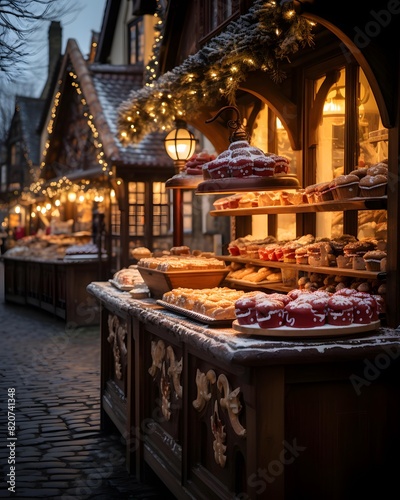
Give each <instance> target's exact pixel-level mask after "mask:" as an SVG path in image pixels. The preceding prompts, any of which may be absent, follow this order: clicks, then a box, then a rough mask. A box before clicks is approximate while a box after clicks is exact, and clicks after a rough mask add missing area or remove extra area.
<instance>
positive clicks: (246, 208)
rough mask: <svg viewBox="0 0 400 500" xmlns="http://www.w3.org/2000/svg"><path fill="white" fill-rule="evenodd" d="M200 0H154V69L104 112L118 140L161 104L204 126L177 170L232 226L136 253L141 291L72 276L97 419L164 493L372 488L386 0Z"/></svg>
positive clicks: (385, 127)
mask: <svg viewBox="0 0 400 500" xmlns="http://www.w3.org/2000/svg"><path fill="white" fill-rule="evenodd" d="M157 4H158V6H159V8H160V7H162V4H163V3H162V2H157ZM200 4H201V5H200ZM213 6H214V2H212V1H206V2H201V3H200V2H179V1H171V2H169V4H168V9H167V10H166V11H165V12H164V18H165V21H164V23H165V27H164V32H163V38H162V44H161V48H160V52H159V54H158V58H156V59H155V60H153V61H152V62H151V64H150V66H151V65H154V66H153V67H157V70H156V71H155V72H154V78H153V81H152V83H151V85H149V86H146V87H144V88H143V89H140V90H138V91H133V92H132V93H131V94H130V96H129V99H127V100H126V101H124V102H123V103H122V104H121V105H120V108H119V114H118V130H119V133H120V136H121V140H122V141H125V142H126V144H136V143H138V142H140V140H142V138H143V137H144V136H146V135H147V134H149V133H151V132H155V131H156V130H159V129H160V128H163V129H164V128H165V129H166V130H168V129H170V128H172V127H173V126H174V124H175V122H176V120H177V118H179V119H182V120H184V121H185V122H186V123H187V124H188V125H191V126H194V127H196V129H198V130H200V131H201V132H202V133H203V134H204V135H205V136H206V137H208V139H209V140H210V141H211V142H212V144H213V145H214V147H215V151H216V158H214V159H211V160H210V161H208V162H207V163H205V164H204V165H203V166H202V168H201V174H199V175H200V177H199V178H198V182H196V187H195V191H196V194H197V196H198V197H199V198H205V197H213V198H212V199H213V200H214V201H213V202H212V204H213V206H212V209H211V213H210V215H211V216H212V217H215V218H223V219H227V220H228V221H229V223H230V228H231V234H230V240H229V241H226V242H224V243H225V246H224V245H222V248H223V249H224V251H223V252H222V253H221V254H215V253H213V254H212V255H208V254H207V255H202V254H201V253H198V252H192V249H190V248H189V247H185V246H182V247H181V248H179V249H177V248H175V249H174V252H171V254H169V255H164V256H162V257H157V256H150V257H144V258H142V259H140V260H139V261H138V270H139V272H140V274H141V276H142V278H143V279H144V281H145V282H146V284H147V285H148V287H149V290H150V296H148V297H141V298H139V297H137V296H135V293H131V292H130V291H126V292H123V291H121V290H118V289H117V288H116V287H115V286H113V285H112V284H110V283H105V282H93V283H91V284H90V285H89V286H88V291H89V293H90V294H92V295H93V297H95V298H96V300H98V302H99V304H100V308H101V324H100V329H101V338H102V358H101V373H102V379H101V399H102V401H101V404H102V418H101V424H102V428H103V429H104V430H110V429H112V428H114V427H116V428H117V429H118V430H119V432H120V433H121V435H122V436H123V438H124V440H125V442H126V461H127V467H128V469H129V470H131V471H133V472H135V473H136V475H138V476H139V477H145V476H146V471H147V470H148V469H149V468H150V469H152V470H153V471H155V472H156V473H157V475H158V476H159V477H160V478H161V479H162V480H163V481H164V483H165V484H166V485H167V487H168V488H169V489H170V490H171V492H172V493H173V494H174V495H176V496H177V497H178V498H202V499H203V498H204V499H210V498H212V499H221V498H225V499H229V498H254V499H255V498H273V499H274V500H278V499H282V500H283V499H285V500H289V499H299V498H308V499H317V498H318V499H319V498H324V499H325V498H326V499H331V500H334V499H339V498H340V499H344V498H349V499H350V498H355V497H362V496H366V497H371V496H382V495H383V496H388V495H390V494H391V493H390V491H392V489H393V488H396V487H397V486H396V470H397V468H398V465H399V459H398V457H397V449H398V446H399V443H400V433H399V428H398V420H399V418H400V383H399V380H400V378H399V374H400V373H399V372H400V364H399V360H398V353H399V348H400V343H399V341H400V335H399V331H398V325H399V324H400V321H399V320H400V312H399V308H398V303H399V294H400V290H399V287H398V283H399V278H400V276H399V265H398V264H399V262H398V260H399V251H398V248H399V236H398V235H399V231H398V225H399V222H398V221H399V185H398V157H399V151H398V148H399V128H398V124H399V104H398V97H399V94H398V89H399V79H398V76H399V48H398V47H397V46H396V47H394V45H393V43H392V40H393V39H394V36H395V33H396V32H397V30H398V28H399V18H398V17H397V15H398V12H399V11H398V9H397V6H396V5H394V3H390V2H389V3H388V4H386V5H385V6H383V5H382V4H379V5H378V2H374V1H372V0H371V1H368V2H364V3H363V4H362V5H358V6H357V9H354V10H352V11H351V12H350V11H349V8H348V5H347V4H346V3H345V2H344V1H339V2H336V3H335V5H334V6H332V5H331V4H329V3H327V2H323V1H320V0H314V1H306V2H297V1H294V2H287V1H282V2H280V3H276V2H272V1H271V2H270V1H261V0H255V1H253V2H245V1H238V2H229V8H228V6H225V7H226V8H222V7H220V8H216V9H214V8H213ZM187 170H188V169H187V168H186V167H184V168H183V169H182V170H181V171H180V172H179V174H176V175H178V178H179V180H180V181H182V182H184V179H185V178H186V179H187V177H185V176H187V175H191V174H190V173H189V172H188V171H187ZM172 178H174V176H173V177H172ZM182 179H183V180H182ZM169 183H170V181H168V182H167V184H169ZM388 228H390V230H388ZM219 266H220V267H219ZM216 276H217V278H216Z"/></svg>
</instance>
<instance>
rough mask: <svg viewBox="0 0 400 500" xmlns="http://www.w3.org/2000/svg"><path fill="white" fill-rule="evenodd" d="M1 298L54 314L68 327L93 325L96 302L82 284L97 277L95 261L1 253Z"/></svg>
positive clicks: (96, 313) (96, 319) (97, 306)
mask: <svg viewBox="0 0 400 500" xmlns="http://www.w3.org/2000/svg"><path fill="white" fill-rule="evenodd" d="M2 261H3V263H4V300H5V302H12V303H15V304H29V305H31V306H35V307H38V308H40V309H43V310H45V311H47V312H50V313H52V314H54V315H55V316H58V317H60V318H62V319H64V320H65V321H66V323H67V324H68V325H69V326H90V325H97V324H98V323H99V321H100V319H99V304H98V302H97V301H96V300H95V299H94V298H93V296H91V295H90V294H89V293H88V292H87V290H86V287H87V285H88V284H89V283H91V282H92V281H94V280H96V279H98V278H97V277H98V275H99V274H98V271H99V263H98V261H97V260H70V261H67V260H61V259H54V260H43V259H39V258H28V257H16V256H13V257H8V256H6V255H4V256H2Z"/></svg>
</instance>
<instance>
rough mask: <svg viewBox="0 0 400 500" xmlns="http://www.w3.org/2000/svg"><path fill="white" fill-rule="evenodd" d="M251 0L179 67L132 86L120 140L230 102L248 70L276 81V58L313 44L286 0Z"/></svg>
mask: <svg viewBox="0 0 400 500" xmlns="http://www.w3.org/2000/svg"><path fill="white" fill-rule="evenodd" d="M281 3H282V5H277V4H276V3H275V2H274V1H267V2H266V1H263V0H256V1H255V3H254V4H253V6H252V7H251V8H250V9H249V11H248V12H247V13H246V14H244V15H242V16H240V17H239V18H238V19H237V20H236V21H233V22H232V23H230V24H229V25H228V26H227V28H226V29H225V31H224V32H222V33H220V34H219V35H218V36H216V37H214V38H213V39H212V40H211V41H210V42H209V43H208V44H207V45H205V46H204V47H203V48H202V49H201V50H199V51H198V52H197V53H196V54H194V55H191V56H189V57H188V58H187V59H186V60H185V61H184V62H183V63H182V64H181V65H180V66H177V67H176V68H174V69H173V70H172V71H169V72H167V73H164V74H163V75H161V76H160V77H159V78H158V79H157V80H155V81H154V82H153V83H152V84H151V85H150V86H147V87H144V88H142V89H140V90H136V91H133V92H132V93H131V94H130V96H129V99H128V100H127V101H124V102H123V103H122V104H121V105H120V107H119V110H118V113H119V116H118V130H119V133H120V139H121V142H122V143H125V144H129V143H137V142H139V141H140V140H141V139H143V137H144V136H145V135H147V134H149V133H150V132H156V131H160V130H166V129H169V128H173V126H174V122H175V120H176V119H188V118H189V117H190V115H191V114H193V113H195V112H196V110H198V109H199V107H201V106H202V105H203V106H204V104H205V103H207V105H208V106H210V105H214V104H216V103H217V102H218V101H219V100H220V99H222V98H225V99H226V100H227V101H228V102H229V104H233V105H234V104H235V95H236V91H237V89H238V87H239V85H240V83H241V82H242V81H244V80H245V79H246V75H247V73H248V72H249V71H254V70H262V71H265V72H267V73H269V74H270V76H271V78H272V79H273V80H274V81H275V82H279V81H282V80H283V79H284V78H285V74H284V73H283V72H282V70H281V69H280V67H279V62H280V61H282V60H289V59H290V55H291V54H294V53H295V52H297V51H298V50H299V49H301V48H302V47H305V46H306V45H312V43H313V38H312V33H311V31H312V24H311V23H310V22H309V21H307V20H305V19H303V18H301V17H300V16H297V15H296V14H295V12H294V10H293V9H292V8H291V3H290V2H287V1H283V2H281Z"/></svg>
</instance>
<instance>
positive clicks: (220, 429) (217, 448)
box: [211, 401, 226, 467]
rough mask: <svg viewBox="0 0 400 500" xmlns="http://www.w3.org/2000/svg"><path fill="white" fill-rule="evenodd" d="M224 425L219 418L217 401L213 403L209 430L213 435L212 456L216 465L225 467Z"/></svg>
mask: <svg viewBox="0 0 400 500" xmlns="http://www.w3.org/2000/svg"><path fill="white" fill-rule="evenodd" d="M224 428H225V426H224V425H222V421H221V419H220V418H219V413H218V404H217V401H215V403H214V413H213V414H212V416H211V430H212V433H213V435H214V438H215V439H214V442H213V450H214V458H215V461H216V462H217V464H218V465H220V466H221V467H225V464H226V455H225V452H226V446H225V444H224V443H225V440H226V433H225V432H224Z"/></svg>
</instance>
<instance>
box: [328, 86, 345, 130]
mask: <svg viewBox="0 0 400 500" xmlns="http://www.w3.org/2000/svg"><path fill="white" fill-rule="evenodd" d="M334 92H335V93H334V95H333V96H332V97H330V98H327V100H326V101H325V104H324V111H323V114H324V118H332V119H333V123H334V125H344V120H345V102H346V101H345V98H344V96H343V95H342V93H341V91H340V88H339V87H338V86H336V88H335V90H334Z"/></svg>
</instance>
